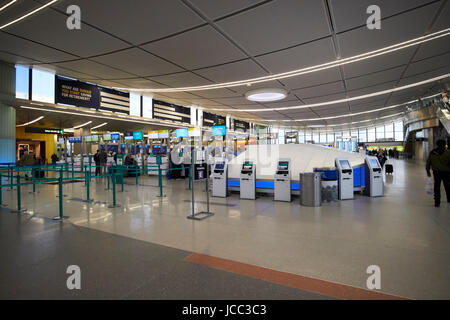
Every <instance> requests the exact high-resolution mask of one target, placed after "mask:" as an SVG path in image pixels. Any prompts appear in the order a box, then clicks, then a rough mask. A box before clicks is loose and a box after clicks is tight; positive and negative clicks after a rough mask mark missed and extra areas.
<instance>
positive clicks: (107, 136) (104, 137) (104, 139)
mask: <svg viewBox="0 0 450 320" xmlns="http://www.w3.org/2000/svg"><path fill="white" fill-rule="evenodd" d="M103 141H111V135H110V134H104V135H103Z"/></svg>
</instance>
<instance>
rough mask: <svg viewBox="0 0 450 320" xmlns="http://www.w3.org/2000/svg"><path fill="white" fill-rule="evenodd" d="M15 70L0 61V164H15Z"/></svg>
mask: <svg viewBox="0 0 450 320" xmlns="http://www.w3.org/2000/svg"><path fill="white" fill-rule="evenodd" d="M15 95H16V68H15V67H14V65H13V64H9V63H6V62H3V61H0V164H1V163H15V162H16V109H15V108H14V107H12V106H11V105H9V102H10V101H12V100H13V99H14V98H15Z"/></svg>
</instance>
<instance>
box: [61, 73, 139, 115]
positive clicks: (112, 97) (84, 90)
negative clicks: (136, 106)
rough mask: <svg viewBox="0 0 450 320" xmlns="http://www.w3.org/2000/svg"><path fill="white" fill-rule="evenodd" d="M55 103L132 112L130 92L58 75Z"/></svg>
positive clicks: (126, 112)
mask: <svg viewBox="0 0 450 320" xmlns="http://www.w3.org/2000/svg"><path fill="white" fill-rule="evenodd" d="M55 103H62V104H68V105H73V106H77V107H83V108H92V109H97V110H107V111H113V112H121V113H125V114H130V94H129V93H128V92H122V91H118V90H114V89H110V88H105V87H101V86H97V85H95V84H91V83H86V82H82V81H78V80H74V79H68V78H65V77H61V76H56V79H55Z"/></svg>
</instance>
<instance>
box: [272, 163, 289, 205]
mask: <svg viewBox="0 0 450 320" xmlns="http://www.w3.org/2000/svg"><path fill="white" fill-rule="evenodd" d="M274 188H275V190H274V198H273V199H274V200H275V201H288V202H290V201H291V160H290V159H279V160H278V163H277V170H276V171H275V176H274Z"/></svg>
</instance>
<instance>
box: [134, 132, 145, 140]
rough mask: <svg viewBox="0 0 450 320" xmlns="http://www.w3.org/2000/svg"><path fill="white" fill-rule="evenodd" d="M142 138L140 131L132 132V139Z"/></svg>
mask: <svg viewBox="0 0 450 320" xmlns="http://www.w3.org/2000/svg"><path fill="white" fill-rule="evenodd" d="M142 139H143V136H142V132H140V131H136V132H133V140H142Z"/></svg>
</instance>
